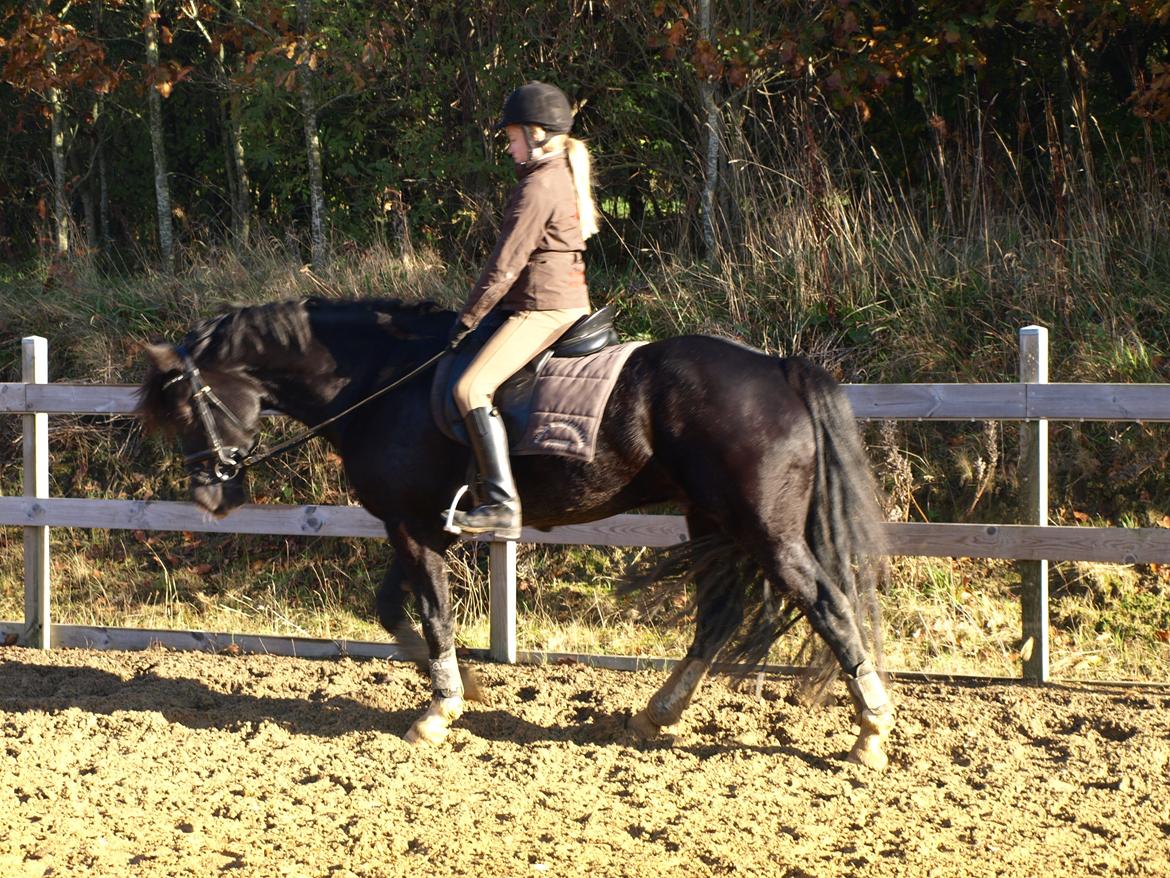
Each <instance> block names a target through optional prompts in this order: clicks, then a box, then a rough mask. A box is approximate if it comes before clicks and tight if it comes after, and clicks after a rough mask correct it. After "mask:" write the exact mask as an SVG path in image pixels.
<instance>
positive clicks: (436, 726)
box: [402, 715, 451, 746]
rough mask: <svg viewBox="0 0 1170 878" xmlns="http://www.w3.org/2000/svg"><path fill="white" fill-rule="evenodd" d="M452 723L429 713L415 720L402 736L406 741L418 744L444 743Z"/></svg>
mask: <svg viewBox="0 0 1170 878" xmlns="http://www.w3.org/2000/svg"><path fill="white" fill-rule="evenodd" d="M450 731H451V727H450V725H448V724H447V723H446V722H444V721H443V719H441V718H440V717H438V716H431V715H427V716H424V717H421V718H420V719H417V720H415V723H414V725H412V726H411V727H410V728H409V729H407V730H406V734H405V735H403V736H402V737H403V738H405V739H406V743H408V744H414V745H415V746H418V745H420V744H442V743H443V742H444V741H445V740H447V733H448V732H450Z"/></svg>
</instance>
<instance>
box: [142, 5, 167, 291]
mask: <svg viewBox="0 0 1170 878" xmlns="http://www.w3.org/2000/svg"><path fill="white" fill-rule="evenodd" d="M142 5H143V9H144V11H145V12H146V27H145V30H144V34H145V37H146V67H147V75H148V76H149V77H150V79H151V81H150V82H149V83H148V88H147V89H146V98H147V104H148V106H149V108H150V145H151V150H152V152H153V153H154V200H155V205H156V208H157V210H158V249H159V252H160V254H161V255H162V268H163V271H164V272H165V273H166V274H174V271H175V240H174V228H173V226H172V223H171V187H170V182H169V181H168V179H167V153H166V142H165V140H164V139H163V128H162V96H161V95H160V94H159V91H158V89H157V88H155V87H154V81H153V80H154V72H155V70H157V69H158V27H157V26H156V24H155V5H154V0H143V4H142Z"/></svg>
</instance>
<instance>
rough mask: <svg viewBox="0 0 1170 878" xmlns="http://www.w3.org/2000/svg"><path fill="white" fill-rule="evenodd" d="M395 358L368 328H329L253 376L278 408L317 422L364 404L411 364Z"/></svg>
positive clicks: (327, 431)
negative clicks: (295, 352)
mask: <svg viewBox="0 0 1170 878" xmlns="http://www.w3.org/2000/svg"><path fill="white" fill-rule="evenodd" d="M395 359H398V358H389V357H387V348H386V340H384V339H382V340H379V339H377V338H371V337H370V336H368V335H367V334H366V333H363V332H359V333H350V332H329V331H328V330H326V331H325V332H322V333H321V334H320V336H319V337H317V338H315V339H314V342H313V344H311V345H310V346H309V348H308V350H306V351H305V352H304V354H303V355H298V356H295V357H289V358H288V359H287V360H285V361H284V362H280V363H278V364H277V365H276V366H275V367H266V366H265V364H263V363H261V364H258V366H257V367H256V370H255V372H254V374H256V376H257V377H258V378H259V379H260V380H261V381H262V383H263V384H264V386H265V393H266V396H267V399H268V401H269V403H270V404H271V405H272V406H273V407H274V408H276V409H278V410H279V411H281V412H283V413H284V414H286V415H288V416H289V417H291V418H294V419H295V420H298V421H300V422H301V423H303V424H307V425H309V426H314V425H316V424H319V423H321V422H322V421H325V420H328V419H329V418H331V417H333V416H335V415H338V414H340V413H341V412H343V411H345V410H346V409H347V408H349V407H350V406H353V405H356V404H359V403H360V402H361V401H362V400H364V399H366V398H367V397H368V396H369V395H370V394H371V393H373V392H375V391H377V390H378V389H380V388H382V387H385V386H386V385H388V384H390V383H391V381H393V380H394V379H395V378H396V377H399V376H400V375H401V374H402V373H403V371H404V370H405V369H408V368H409V367H410V365H411V364H409V363H401V362H394V361H393V360H395ZM420 362H421V360H420ZM331 432H332V431H330V430H326V431H325V432H324V433H323V435H325V436H326V437H327V438H329V437H330V436H331Z"/></svg>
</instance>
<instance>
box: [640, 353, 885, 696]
mask: <svg viewBox="0 0 1170 878" xmlns="http://www.w3.org/2000/svg"><path fill="white" fill-rule="evenodd" d="M778 363H779V366H780V369H781V370H782V374H783V376H784V380H785V381H786V382H787V384H788V385H789V387H790V388H791V389H792V390H793V392H795V393H796V395H797V396H798V397H799V398H800V399H801V400H802V401H803V402H804V404H805V407H806V408H807V410H808V413H809V418H810V420H811V422H812V427H813V433H814V436H815V442H816V466H815V474H814V479H815V481H814V484H813V490H812V497H811V500H810V504H809V513H808V518H807V524H806V527H805V534H804V537H805V542H806V543H807V544H808V547H809V549H810V551H811V552H812V554H813V556H814V557H815V559H816V561H817V563H818V565H819V567H820V569H819V570H818V571H817V575H818V577H824V578H825V579H826V580H828V581H832V582H834V583H835V584H837V586H838V587H839V588H841V589H842V590H843V591H844V592H845V594H846V595H847V597H848V599H849V602H850V605H851V607H852V609H853V613H854V616H855V618H856V619H857V622H858V626H859V627H860V629H861V633H862V638H863V641H864V644H863V645H864V646H865V647H866V650H867V652H868V653H869V657H870V659H871V660H872V661H873V662H874V663H875V665H877V666H878V668H879V669H880V668H881V666H882V665H883V663H884V662H883V651H882V631H881V616H880V607H879V604H878V598H877V590H878V584H879V582H880V581H881V579H882V577H883V575H884V572H885V569H886V565H885V556H884V545H885V534H884V530H883V527H882V520H883V516H882V514H881V510H880V507H879V506H878V502H877V492H876V486H875V484H874V480H873V476H872V474H871V472H870V467H869V462H868V460H867V459H866V456H865V450H864V449H863V447H862V444H861V438H860V436H859V435H858V432H857V425H856V422H855V420H854V417H853V411H852V409H851V408H850V406H849V401H848V399H847V398H846V397H845V393H844V391H843V390H842V389H841V387H840V385H838V384H837V383H836V382H835V381H834V380H833V379H832V377H831V376H830V375H829V374H828V373H827V372H825V370H824V369H822V368H820V367H819V366H816V365H815V364H813V363H812V362H810V361H808V360H805V359H803V358H792V359H782V360H779V361H778ZM773 585H779V584H778V583H776V584H773V583H769V582H768V581H767V579H766V578H765V577H764V571H763V567H762V566H761V565H760V563H759V561H758V560H757V559H756V558H755V557H754V556H753V555H752V554H751V553H750V552H745V551H744V547H743V546H741V545H740V544H739V543H738V542H736V540H735V539H734V538H733V537H732V536H731V535H730V534H729V533H727V532H726V531H723V530H716V531H713V532H711V533H707V534H704V535H701V536H698V537H692V539H690V540H688V541H687V542H684V543H679V544H678V545H675V546H672V547H670V548H669V549H666V550H665V551H662V552H658V553H655V554H654V555H653V556H650V557H647V558H645V559H643V560H642V561H641V562H640V563H636V564H635V565H634V567H633V569H631V570H630V571H629V572H628V574H627V578H626V581H625V584H624V586H623V588H622V591H623V592H629V591H635V590H639V591H642V592H643V595H644V610H645V612H646V615H648V616H650V617H654V616H657V615H658V614H660V613H663V612H664V611H665V615H667V616H670V615H674V614H673V613H671V612H670V611H669V610H667V608H668V607H670V606H677V605H676V604H675V603H674V600H675V598H676V596H677V595H678V594H679V591H680V590H683V589H686V590H687V591H690V592H691V594H692V599H691V601H690V603H689V606H688V607H687V609H688V610H693V609H694V608H695V606H696V605H697V604H700V603H705V604H706V605H707V606H708V607H720V606H722V607H724V608H725V610H724V611H725V612H732V611H733V610H732V606H733V602H732V601H726V600H722V599H721V598H722V596H724V595H728V594H733V593H738V594H739V595H741V596H742V599H743V601H742V608H743V611H744V612H743V622H742V624H741V625H740V626H739V627H738V630H737V631H736V633H735V635H734V636H733V637H732V638H731V639H730V640H729V641H728V643H727V644H726V646H724V648H723V650H722V652H721V653H720V657H719V658H720V662H721V663H727V664H737V665H738V671H739V672H740V673H742V674H744V675H746V674H748V673H750V672H751V671H752V669H753V668H756V667H759V666H760V665H763V664H764V663H766V662H767V660H768V655H769V653H770V651H771V649H772V646H773V645H774V644H775V643H776V641H777V640H778V639H779V638H780V637H781V636H783V635H784V634H785V633H786V632H787V631H788V630H789V629H791V628H792V627H793V625H795V624H796V623H797V622H798V621H799V620H800V618H801V616H802V615H803V613H802V612H801V610H800V607H799V606H797V604H796V603H795V601H793V600H792V597H791V595H789V594H787V593H784V592H781V593H779V594H775V593H774V591H775V590H774V589H773ZM705 594H709V595H712V596H713V597H714V598H715V600H703V597H704V595H705ZM796 661H797V662H798V663H807V664H808V667H809V673H808V675H807V679H806V681H805V686H804V691H803V693H802V695H803V697H804V698H805V700H807V701H810V702H811V701H819V700H821V697H822V696H823V695H824V693H825V692H826V690H827V689H828V687H829V685H830V684H832V682H833V681H834V680H836V679H837V676H838V673H839V671H840V668H839V666H838V663H837V659H836V657H835V655H834V654H833V652H832V651H831V650H830V649H829V647H828V645H827V644H825V643H824V642H823V641H822V640H821V639H820V638H818V637H814V636H812V635H811V633H810V636H809V637H808V638H806V640H805V641H804V645H803V646H802V647H801V648H800V650H799V655H798V656H797V658H796Z"/></svg>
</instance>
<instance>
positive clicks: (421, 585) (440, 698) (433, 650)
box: [378, 525, 476, 744]
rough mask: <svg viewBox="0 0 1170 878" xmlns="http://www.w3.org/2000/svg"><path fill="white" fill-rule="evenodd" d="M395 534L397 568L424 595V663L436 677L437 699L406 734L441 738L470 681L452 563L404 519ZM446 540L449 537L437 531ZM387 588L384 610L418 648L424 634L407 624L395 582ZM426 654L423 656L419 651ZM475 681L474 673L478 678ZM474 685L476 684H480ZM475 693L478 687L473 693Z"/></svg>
mask: <svg viewBox="0 0 1170 878" xmlns="http://www.w3.org/2000/svg"><path fill="white" fill-rule="evenodd" d="M390 539H391V542H392V543H393V544H394V549H395V552H396V553H397V554H396V557H395V560H394V567H392V571H393V570H394V568H397V569H398V571H400V572H401V576H402V577H403V578H404V579H406V581H407V582H409V584H410V588H411V590H412V591H413V592H414V595H415V599H416V600H417V601H418V609H419V616H420V617H421V620H422V629H423V636H424V637H425V638H426V654H427V655H426V659H425V664H424V666H425V667H426V669H427V671H428V672H429V674H430V678H431V693H432V697H431V703H430V706H429V707H428V708H427V710H426V712H425V713H424V714H423V715H422V716H421V717H419V718H418V719H417V720H415V721H414V724H413V725H411V727H410V729H408V730H407V732H406V736H405V737H406V740H407V741H409V742H410V743H412V744H422V743H428V744H437V743H440V742H442V741H443V740H444V739H446V737H447V732H448V731H449V730H450V728H451V724H452V723H453V722H455V720H457V719H459V717H460V716H462V715H463V710H464V707H465V702H464V697H465V694H467V693H465V687H464V683H463V678H462V677H461V675H460V667H459V662H458V660H457V659H456V658H455V626H454V621H453V620H452V618H451V595H450V591H449V589H448V587H447V567H446V564H445V563H444V562H443V556H442V554H441V551H442V549H444V548H446V547H445V546H439V545H436V546H434V547H432V546H428V545H426V544H425V543H424V542H423V541H422V540H420V539H418V538H416V537H415V536H414V535H413V534H412V533H410V532H409V531H408V529H407V528H406V526H404V525H399V526H398V527H396V528H393V529H391V531H390ZM436 539H437V541H439V542H440V543H441V542H442V540H443V539H444V538H443V537H437V538H436ZM383 590H384V591H387V593H386V594H384V595H383V594H382V593H380V594H379V598H378V608H379V615H380V617H381V619H382V623H383V625H384V626H386V627H388V628H389V629H390V630H391V632H392V633H393V634H394V635H395V636H396V637H397V639H398V640H399V642H400V643H403V644H404V645H406V646H407V648H408V650H409V649H410V647H411V645H412V642H413V643H414V644H415V646H416V650H417V651H418V652H421V651H422V650H421V649H417V640H418V635H417V634H415V633H414V631H413V629H411V628H410V626H409V625H408V624H406V621H405V617H403V616H402V615H401V613H400V612H398V613H396V612H394V607H393V604H394V603H395V601H396V600H400V597H398V596H396V595H394V594H393V593H390V592H391V591H392V589H390V583H389V582H386V583H384V584H383ZM419 658H420V659H422V656H419ZM472 682H473V683H474V677H473V678H472ZM472 688H475V687H474V685H473V687H472ZM470 695H471V696H472V697H474V696H475V695H476V693H475V692H472V693H470Z"/></svg>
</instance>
